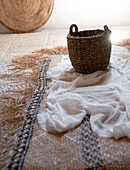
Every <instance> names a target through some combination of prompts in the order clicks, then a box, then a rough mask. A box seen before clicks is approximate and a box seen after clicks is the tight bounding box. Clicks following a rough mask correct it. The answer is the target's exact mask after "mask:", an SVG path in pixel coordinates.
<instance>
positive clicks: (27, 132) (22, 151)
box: [8, 56, 51, 169]
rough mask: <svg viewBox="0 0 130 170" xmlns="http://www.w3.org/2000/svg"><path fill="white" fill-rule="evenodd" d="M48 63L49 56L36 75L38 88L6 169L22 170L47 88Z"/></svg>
mask: <svg viewBox="0 0 130 170" xmlns="http://www.w3.org/2000/svg"><path fill="white" fill-rule="evenodd" d="M50 61H51V60H50V58H49V56H46V57H44V59H43V63H42V65H41V68H40V71H39V75H38V88H37V89H36V91H35V93H34V95H33V97H32V101H31V103H30V105H29V107H28V110H27V113H26V116H25V120H24V123H23V127H22V129H21V133H20V135H19V137H18V140H17V141H18V143H17V146H16V147H15V149H14V154H13V157H12V160H11V162H10V164H9V166H8V169H22V167H23V164H24V160H25V157H26V154H27V151H28V148H29V144H30V140H31V138H32V136H33V129H34V125H35V121H36V118H37V114H38V111H39V107H40V103H41V101H42V99H43V96H44V94H45V91H46V88H47V81H46V74H47V70H48V67H49V64H50Z"/></svg>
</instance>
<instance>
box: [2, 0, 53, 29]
mask: <svg viewBox="0 0 130 170" xmlns="http://www.w3.org/2000/svg"><path fill="white" fill-rule="evenodd" d="M53 6H54V0H36V1H35V0H11V1H10V0H0V21H1V23H2V24H4V25H5V26H6V27H8V28H9V29H11V30H13V31H15V32H30V31H33V30H35V29H37V28H39V27H40V26H42V25H44V24H45V23H46V22H47V21H48V19H49V17H50V16H51V13H52V10H53Z"/></svg>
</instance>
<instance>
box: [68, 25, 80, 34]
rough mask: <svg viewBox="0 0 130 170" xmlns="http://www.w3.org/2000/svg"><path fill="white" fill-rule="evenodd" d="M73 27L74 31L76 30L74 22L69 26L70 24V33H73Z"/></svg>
mask: <svg viewBox="0 0 130 170" xmlns="http://www.w3.org/2000/svg"><path fill="white" fill-rule="evenodd" d="M73 28H75V32H78V27H77V25H76V24H72V25H71V26H70V32H69V33H70V34H73V33H74V32H73Z"/></svg>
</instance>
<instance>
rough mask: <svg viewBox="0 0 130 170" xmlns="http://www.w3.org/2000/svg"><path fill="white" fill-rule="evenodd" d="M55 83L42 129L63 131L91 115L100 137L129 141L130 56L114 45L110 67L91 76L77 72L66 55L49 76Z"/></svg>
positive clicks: (41, 115)
mask: <svg viewBox="0 0 130 170" xmlns="http://www.w3.org/2000/svg"><path fill="white" fill-rule="evenodd" d="M48 78H50V79H51V80H52V82H51V83H50V89H49V91H48V97H47V106H48V108H47V109H46V111H45V112H44V113H40V114H38V122H39V124H40V127H41V128H43V129H44V130H45V131H49V132H53V133H55V132H64V131H66V130H70V129H72V128H74V127H75V126H77V125H79V124H80V123H81V122H82V120H83V119H84V117H85V116H86V114H88V115H90V124H91V128H92V130H93V132H95V133H96V134H98V135H99V136H101V137H108V138H110V137H115V138H116V139H118V138H120V137H123V136H127V137H128V138H130V54H129V53H128V51H127V50H125V48H123V47H116V46H113V48H112V54H111V61H110V66H109V68H108V69H107V70H106V71H97V72H95V73H92V74H86V75H85V74H79V73H76V72H75V71H74V69H73V67H72V65H71V62H70V60H69V57H68V56H64V57H63V58H62V60H61V62H60V63H58V64H57V66H56V67H55V68H52V69H51V70H50V72H49V73H48Z"/></svg>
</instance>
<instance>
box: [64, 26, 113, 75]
mask: <svg viewBox="0 0 130 170" xmlns="http://www.w3.org/2000/svg"><path fill="white" fill-rule="evenodd" d="M73 28H75V32H73ZM110 35H111V31H110V30H109V28H108V27H107V26H106V25H105V26H104V30H99V29H98V30H85V31H79V32H78V27H77V25H75V24H72V25H71V26H70V32H69V34H68V35H67V44H68V51H69V58H70V60H71V63H72V66H73V67H74V69H75V71H76V72H79V73H86V74H90V73H93V72H95V71H98V70H106V69H107V67H108V65H109V60H110V55H111V41H110Z"/></svg>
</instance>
